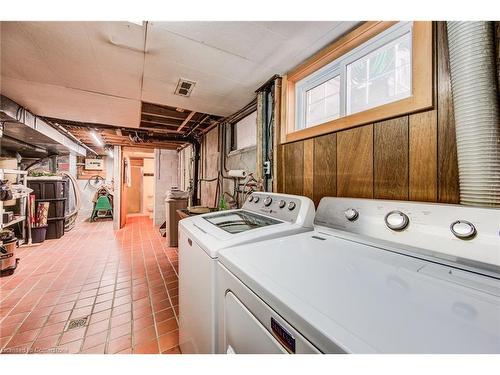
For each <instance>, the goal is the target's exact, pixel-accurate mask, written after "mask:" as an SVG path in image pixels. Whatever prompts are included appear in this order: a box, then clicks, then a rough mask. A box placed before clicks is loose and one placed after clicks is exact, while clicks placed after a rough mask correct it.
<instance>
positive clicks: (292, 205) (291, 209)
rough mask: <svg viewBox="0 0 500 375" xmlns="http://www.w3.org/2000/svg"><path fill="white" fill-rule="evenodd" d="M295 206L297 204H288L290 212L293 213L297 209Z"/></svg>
mask: <svg viewBox="0 0 500 375" xmlns="http://www.w3.org/2000/svg"><path fill="white" fill-rule="evenodd" d="M295 206H296V204H295V202H290V203H288V209H289V210H290V211H293V210H294V209H295Z"/></svg>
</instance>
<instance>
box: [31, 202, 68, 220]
mask: <svg viewBox="0 0 500 375" xmlns="http://www.w3.org/2000/svg"><path fill="white" fill-rule="evenodd" d="M40 202H49V203H50V205H49V212H48V215H47V217H48V218H49V219H50V218H58V217H64V216H65V215H66V198H56V199H35V203H36V204H38V203H40Z"/></svg>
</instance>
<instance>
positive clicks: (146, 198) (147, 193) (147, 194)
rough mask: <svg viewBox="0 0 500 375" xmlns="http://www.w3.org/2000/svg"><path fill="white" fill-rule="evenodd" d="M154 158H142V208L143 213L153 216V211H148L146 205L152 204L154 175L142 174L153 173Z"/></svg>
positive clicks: (151, 205) (150, 205)
mask: <svg viewBox="0 0 500 375" xmlns="http://www.w3.org/2000/svg"><path fill="white" fill-rule="evenodd" d="M154 171H155V161H154V159H148V158H144V166H143V168H142V173H143V176H142V210H143V213H145V214H148V215H150V217H151V218H153V212H152V211H151V212H149V211H148V207H153V206H154V188H155V187H154V182H155V181H154V180H155V178H154V176H145V175H144V174H150V173H154Z"/></svg>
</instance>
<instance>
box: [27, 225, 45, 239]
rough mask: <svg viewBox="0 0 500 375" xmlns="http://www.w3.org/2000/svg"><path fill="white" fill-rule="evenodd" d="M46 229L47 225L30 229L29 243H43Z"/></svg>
mask: <svg viewBox="0 0 500 375" xmlns="http://www.w3.org/2000/svg"><path fill="white" fill-rule="evenodd" d="M47 227H48V226H47V225H43V226H40V227H33V228H31V241H32V242H33V243H41V242H43V241H45V238H46V237H47Z"/></svg>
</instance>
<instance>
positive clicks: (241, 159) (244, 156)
mask: <svg viewBox="0 0 500 375" xmlns="http://www.w3.org/2000/svg"><path fill="white" fill-rule="evenodd" d="M256 159H257V157H256V148H255V146H254V147H248V148H245V149H243V150H238V151H232V152H230V153H229V155H228V156H227V159H226V168H227V169H245V170H247V171H248V172H249V173H252V172H255V164H256ZM233 181H234V180H224V191H227V192H228V193H230V194H233V189H234V182H233ZM240 182H241V183H244V182H245V180H240ZM238 200H239V202H238V204H239V206H240V207H241V205H242V204H243V201H244V198H243V194H240V197H239V199H238Z"/></svg>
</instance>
